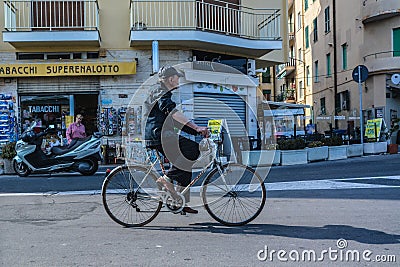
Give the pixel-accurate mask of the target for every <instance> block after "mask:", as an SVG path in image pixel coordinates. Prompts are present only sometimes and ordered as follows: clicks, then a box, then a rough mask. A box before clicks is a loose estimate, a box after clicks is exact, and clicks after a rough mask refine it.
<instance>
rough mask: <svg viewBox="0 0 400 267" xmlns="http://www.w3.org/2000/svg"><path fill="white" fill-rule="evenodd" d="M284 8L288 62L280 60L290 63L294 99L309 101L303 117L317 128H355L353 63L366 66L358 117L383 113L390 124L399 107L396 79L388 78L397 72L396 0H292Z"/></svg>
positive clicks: (399, 20)
mask: <svg viewBox="0 0 400 267" xmlns="http://www.w3.org/2000/svg"><path fill="white" fill-rule="evenodd" d="M288 10H289V13H288V24H289V29H290V28H291V27H292V29H293V32H294V36H293V38H294V43H293V46H290V47H289V51H290V54H289V57H292V58H294V62H293V63H292V62H290V61H289V60H288V63H286V65H287V66H290V65H291V64H293V65H295V71H294V75H293V76H294V84H295V85H294V86H293V88H295V101H296V102H297V103H302V104H307V105H310V106H312V109H310V114H309V115H308V118H310V119H312V120H313V123H315V124H316V125H317V129H318V131H319V132H322V133H323V132H324V131H330V130H332V129H335V128H336V129H342V130H346V131H347V132H348V133H350V134H353V135H354V134H355V133H357V131H359V127H360V91H359V86H358V83H356V82H355V81H354V80H353V76H352V74H353V70H354V69H355V68H356V67H357V66H358V65H364V66H366V67H367V69H368V70H369V75H368V79H367V80H366V81H365V82H364V83H363V84H362V92H361V95H362V108H361V109H362V111H363V118H362V121H363V123H364V124H365V123H366V121H367V120H368V119H373V118H383V119H384V121H385V122H386V124H387V126H388V127H390V124H391V121H392V120H393V119H395V118H397V117H398V116H399V115H398V114H399V112H400V98H399V93H400V92H399V85H398V83H396V81H397V80H395V82H393V81H392V77H393V76H395V77H397V76H396V74H399V73H400V64H399V52H398V51H399V50H400V37H399V35H400V33H399V32H400V11H399V10H400V2H399V1H396V0H366V1H350V2H348V1H337V0H293V1H289V7H288ZM289 32H290V30H289ZM285 69H288V67H285ZM285 75H287V72H286V74H285ZM286 79H287V81H288V79H290V76H289V77H287V78H286ZM293 88H292V89H293ZM358 136H359V133H358Z"/></svg>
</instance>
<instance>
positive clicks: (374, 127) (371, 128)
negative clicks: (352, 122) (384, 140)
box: [365, 119, 383, 139]
mask: <svg viewBox="0 0 400 267" xmlns="http://www.w3.org/2000/svg"><path fill="white" fill-rule="evenodd" d="M382 122H383V119H374V120H367V126H366V127H365V136H366V137H367V138H368V139H379V136H380V135H381V129H382ZM375 131H376V134H375Z"/></svg>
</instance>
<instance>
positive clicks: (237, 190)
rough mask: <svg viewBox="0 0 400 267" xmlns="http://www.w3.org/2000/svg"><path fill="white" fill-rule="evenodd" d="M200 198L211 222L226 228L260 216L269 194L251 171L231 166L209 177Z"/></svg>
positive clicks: (239, 165)
mask: <svg viewBox="0 0 400 267" xmlns="http://www.w3.org/2000/svg"><path fill="white" fill-rule="evenodd" d="M201 196H202V199H203V204H204V207H205V208H206V210H207V212H208V213H209V214H210V215H211V217H212V218H214V219H215V220H216V221H218V222H220V223H222V224H224V225H227V226H240V225H245V224H247V223H249V222H251V221H252V220H254V219H255V218H256V217H257V216H258V215H259V214H260V212H261V211H262V209H263V208H264V204H265V199H266V190H265V185H264V182H263V180H262V179H261V177H260V176H259V175H258V174H257V173H256V172H255V171H254V170H253V169H252V168H250V167H247V166H244V165H241V164H236V163H228V164H225V165H223V166H222V167H221V168H220V169H218V168H214V169H213V170H212V171H211V172H210V173H209V174H208V175H207V177H206V178H205V180H204V184H203V187H202V193H201Z"/></svg>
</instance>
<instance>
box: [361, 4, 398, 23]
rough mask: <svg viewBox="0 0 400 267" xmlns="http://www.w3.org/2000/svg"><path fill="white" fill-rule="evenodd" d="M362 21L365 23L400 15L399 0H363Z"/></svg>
mask: <svg viewBox="0 0 400 267" xmlns="http://www.w3.org/2000/svg"><path fill="white" fill-rule="evenodd" d="M363 2H364V4H363V8H362V22H363V23H364V24H367V23H370V22H374V21H378V20H383V19H387V18H391V17H394V16H400V1H399V0H376V1H363Z"/></svg>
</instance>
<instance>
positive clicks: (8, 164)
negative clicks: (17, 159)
mask: <svg viewBox="0 0 400 267" xmlns="http://www.w3.org/2000/svg"><path fill="white" fill-rule="evenodd" d="M3 162H4V172H3V173H4V174H15V171H14V167H13V165H12V160H9V159H3Z"/></svg>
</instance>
